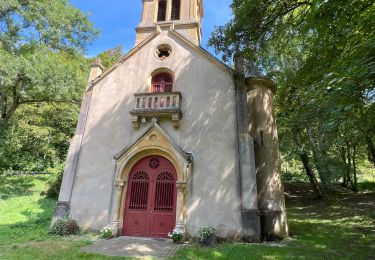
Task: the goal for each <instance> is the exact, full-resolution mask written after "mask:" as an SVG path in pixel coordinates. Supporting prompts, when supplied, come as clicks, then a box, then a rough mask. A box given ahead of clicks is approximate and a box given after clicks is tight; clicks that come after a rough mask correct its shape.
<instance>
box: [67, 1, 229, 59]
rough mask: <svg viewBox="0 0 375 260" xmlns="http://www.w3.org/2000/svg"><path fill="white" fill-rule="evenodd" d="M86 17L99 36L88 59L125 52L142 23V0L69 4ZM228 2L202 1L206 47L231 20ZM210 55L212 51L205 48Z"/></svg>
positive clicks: (89, 51) (90, 50)
mask: <svg viewBox="0 0 375 260" xmlns="http://www.w3.org/2000/svg"><path fill="white" fill-rule="evenodd" d="M70 2H71V3H72V4H73V5H74V6H75V7H78V8H79V9H81V10H82V11H83V12H84V13H88V14H89V18H90V21H91V22H93V23H94V26H95V28H96V29H99V30H100V31H101V34H100V36H99V38H98V39H96V40H95V42H94V43H93V44H92V45H91V46H89V48H88V53H87V54H88V56H95V55H96V54H98V53H100V52H103V51H105V50H108V49H110V48H113V47H116V46H118V45H122V46H123V49H124V51H125V52H127V51H128V50H130V49H131V48H132V47H134V43H135V30H134V29H135V28H136V27H137V25H138V23H139V22H140V19H141V13H142V0H70ZM231 2H232V1H231V0H204V1H203V4H204V6H203V7H204V18H203V40H202V46H203V47H204V48H207V46H206V43H207V40H208V38H209V37H210V35H211V32H212V31H213V29H214V26H215V25H223V24H225V23H226V22H227V21H228V20H229V19H230V17H231V9H230V8H229V5H230V4H231ZM207 49H208V50H209V51H211V52H212V53H213V50H212V49H209V48H207Z"/></svg>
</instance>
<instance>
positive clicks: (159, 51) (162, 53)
mask: <svg viewBox="0 0 375 260" xmlns="http://www.w3.org/2000/svg"><path fill="white" fill-rule="evenodd" d="M171 53H172V47H171V46H169V45H168V44H162V45H160V46H159V47H157V48H156V52H155V54H156V57H158V58H159V59H161V60H164V59H166V58H168V57H169V55H171Z"/></svg>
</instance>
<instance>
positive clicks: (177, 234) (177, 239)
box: [168, 229, 184, 243]
mask: <svg viewBox="0 0 375 260" xmlns="http://www.w3.org/2000/svg"><path fill="white" fill-rule="evenodd" d="M168 237H170V238H172V240H173V242H174V243H182V242H183V239H184V232H182V231H181V230H178V229H174V230H173V231H172V232H171V233H168Z"/></svg>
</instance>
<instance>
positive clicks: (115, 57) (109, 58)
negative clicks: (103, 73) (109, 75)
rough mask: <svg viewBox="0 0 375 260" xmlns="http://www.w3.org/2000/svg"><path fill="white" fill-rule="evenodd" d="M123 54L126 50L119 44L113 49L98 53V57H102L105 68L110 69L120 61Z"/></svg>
mask: <svg viewBox="0 0 375 260" xmlns="http://www.w3.org/2000/svg"><path fill="white" fill-rule="evenodd" d="M123 55H124V52H123V50H122V46H117V47H115V48H113V49H109V50H107V51H105V52H102V53H100V54H98V56H97V57H96V58H99V59H100V61H101V62H102V64H103V66H104V68H105V69H109V68H111V67H112V66H113V65H115V63H116V62H118V61H119V60H120V59H121V58H122V56H123Z"/></svg>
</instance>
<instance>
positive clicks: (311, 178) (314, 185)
mask: <svg viewBox="0 0 375 260" xmlns="http://www.w3.org/2000/svg"><path fill="white" fill-rule="evenodd" d="M300 159H301V161H302V163H303V167H304V168H305V171H306V174H307V177H308V178H309V181H310V184H311V186H312V188H313V190H314V192H315V194H316V197H317V198H322V197H323V196H322V193H321V191H320V187H319V184H318V181H317V180H316V177H315V174H314V172H313V170H312V168H311V165H310V161H309V157H308V155H307V153H305V152H303V153H300Z"/></svg>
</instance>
